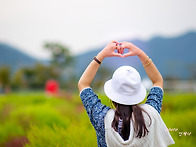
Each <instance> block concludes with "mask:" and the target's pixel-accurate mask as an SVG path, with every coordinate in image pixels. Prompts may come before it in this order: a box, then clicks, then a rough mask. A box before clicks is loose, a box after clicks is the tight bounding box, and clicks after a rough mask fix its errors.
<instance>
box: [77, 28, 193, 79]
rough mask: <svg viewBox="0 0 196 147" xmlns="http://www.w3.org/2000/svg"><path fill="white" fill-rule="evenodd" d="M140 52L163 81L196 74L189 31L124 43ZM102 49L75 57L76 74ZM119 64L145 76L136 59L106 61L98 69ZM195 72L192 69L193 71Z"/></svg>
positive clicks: (115, 58)
mask: <svg viewBox="0 0 196 147" xmlns="http://www.w3.org/2000/svg"><path fill="white" fill-rule="evenodd" d="M127 41H130V42H132V43H133V44H135V45H136V46H138V47H140V48H141V49H142V50H144V51H145V52H146V53H147V55H148V56H149V57H150V58H152V60H153V61H154V63H155V65H156V66H157V68H158V69H159V71H160V72H161V74H162V75H163V77H164V78H171V77H172V78H177V79H187V78H191V77H193V76H195V75H193V74H196V73H193V68H196V32H189V33H187V34H184V35H182V36H178V37H171V38H164V37H154V38H152V39H150V40H149V41H142V40H127ZM101 49H103V46H102V47H99V48H97V49H93V50H91V51H89V52H86V53H83V54H80V55H78V56H76V58H75V59H76V73H77V74H78V75H81V74H82V72H83V71H84V70H85V68H86V66H87V65H88V64H89V63H90V61H91V60H92V58H93V57H94V56H96V55H97V53H98V52H99V51H100V50H101ZM122 65H131V66H133V67H135V68H136V69H138V70H139V72H140V74H141V75H142V76H143V77H144V76H146V74H145V71H144V69H143V67H142V64H141V62H140V61H139V59H138V57H127V58H119V57H112V58H106V60H104V63H103V64H102V66H105V67H107V68H110V69H111V70H113V71H114V70H115V69H116V68H118V67H120V66H122ZM194 71H195V70H194Z"/></svg>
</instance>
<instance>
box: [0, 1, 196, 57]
mask: <svg viewBox="0 0 196 147" xmlns="http://www.w3.org/2000/svg"><path fill="white" fill-rule="evenodd" d="M195 6H196V1H195V0H83V1H81V0H69V1H67V0H0V42H5V43H9V44H11V45H13V46H15V47H18V48H19V49H20V50H22V51H24V52H26V53H27V54H29V55H32V56H34V57H37V58H42V59H43V58H48V57H49V53H48V52H46V51H45V50H44V49H43V44H44V42H46V41H51V42H59V43H62V44H64V45H67V46H68V47H69V48H70V51H71V53H73V54H80V53H82V52H85V51H87V50H89V49H92V48H94V47H96V46H102V45H105V44H106V43H108V42H109V41H111V40H117V41H118V40H121V39H125V40H126V38H128V39H132V38H140V39H143V40H148V39H150V38H151V37H153V36H155V35H156V36H157V35H160V36H165V37H171V36H176V35H180V34H183V33H185V32H187V31H190V30H196V19H195V14H196V8H195Z"/></svg>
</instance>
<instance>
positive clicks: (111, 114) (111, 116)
mask: <svg viewBox="0 0 196 147" xmlns="http://www.w3.org/2000/svg"><path fill="white" fill-rule="evenodd" d="M114 115H115V109H110V110H109V111H108V112H107V114H106V116H105V118H104V123H105V127H106V128H107V127H110V126H111V123H112V121H113V119H114Z"/></svg>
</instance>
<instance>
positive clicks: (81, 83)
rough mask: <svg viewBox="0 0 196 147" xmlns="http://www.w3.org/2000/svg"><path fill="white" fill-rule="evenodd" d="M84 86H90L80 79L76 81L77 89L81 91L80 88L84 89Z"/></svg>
mask: <svg viewBox="0 0 196 147" xmlns="http://www.w3.org/2000/svg"><path fill="white" fill-rule="evenodd" d="M86 87H90V86H89V85H88V84H87V83H85V82H84V81H82V80H79V81H78V89H79V91H82V89H84V88H86Z"/></svg>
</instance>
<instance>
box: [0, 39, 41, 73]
mask: <svg viewBox="0 0 196 147" xmlns="http://www.w3.org/2000/svg"><path fill="white" fill-rule="evenodd" d="M37 62H42V61H39V60H37V59H34V58H33V57H30V56H28V55H26V54H25V53H23V52H21V51H19V50H18V49H17V48H15V47H13V46H10V45H7V44H4V43H0V66H9V67H10V68H11V70H12V71H16V70H17V69H18V68H20V67H29V66H33V65H34V64H35V63H37Z"/></svg>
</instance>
